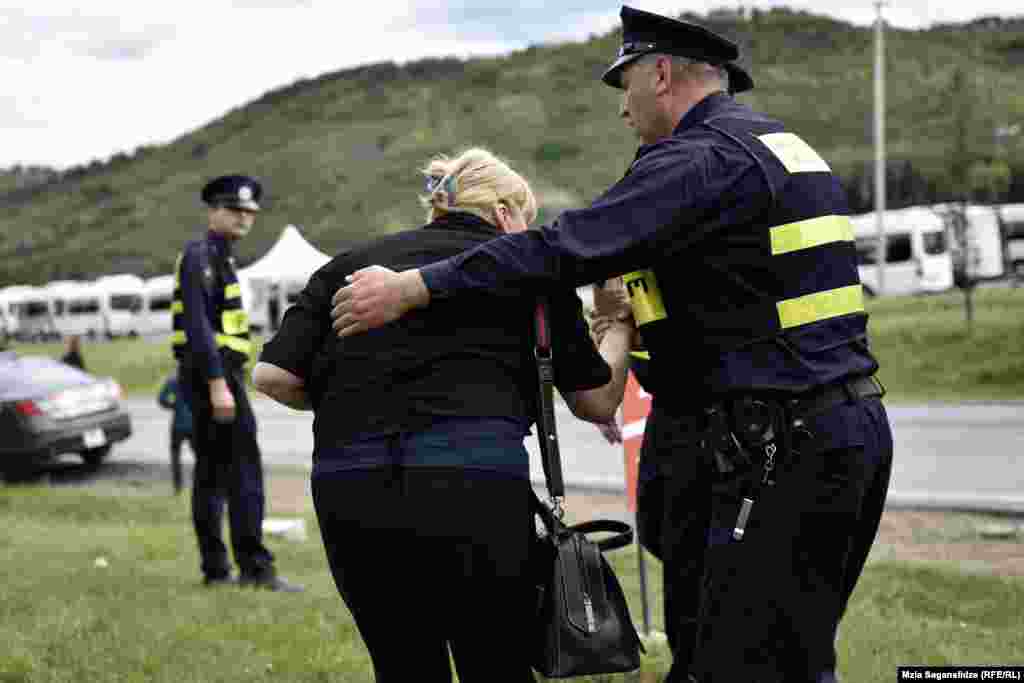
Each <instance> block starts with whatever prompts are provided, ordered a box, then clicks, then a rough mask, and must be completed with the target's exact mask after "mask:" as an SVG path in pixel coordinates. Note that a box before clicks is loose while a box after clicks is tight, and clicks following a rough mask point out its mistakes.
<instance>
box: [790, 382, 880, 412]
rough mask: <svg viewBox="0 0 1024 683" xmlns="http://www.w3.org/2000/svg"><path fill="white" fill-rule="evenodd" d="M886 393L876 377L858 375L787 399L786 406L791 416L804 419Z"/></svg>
mask: <svg viewBox="0 0 1024 683" xmlns="http://www.w3.org/2000/svg"><path fill="white" fill-rule="evenodd" d="M884 395H885V388H884V387H883V386H882V384H881V382H879V381H878V380H876V379H875V378H874V377H858V378H857V379H852V380H848V381H846V382H840V383H838V384H831V385H829V386H827V387H824V388H822V389H818V390H816V391H811V392H809V393H807V394H806V395H803V396H800V397H799V398H791V399H789V400H788V401H786V407H787V409H788V411H789V414H790V417H792V418H793V419H798V420H803V419H806V418H808V417H811V416H813V415H817V414H818V413H823V412H825V411H826V410H828V409H829V408H832V407H834V406H837V405H839V404H841V403H849V402H852V401H857V400H860V399H863V398H872V397H875V396H884Z"/></svg>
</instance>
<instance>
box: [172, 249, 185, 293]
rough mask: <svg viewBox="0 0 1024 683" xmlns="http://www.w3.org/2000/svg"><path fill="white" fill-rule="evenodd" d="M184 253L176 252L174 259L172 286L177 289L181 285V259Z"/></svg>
mask: <svg viewBox="0 0 1024 683" xmlns="http://www.w3.org/2000/svg"><path fill="white" fill-rule="evenodd" d="M183 256H185V254H183V253H182V254H178V258H176V259H174V288H175V289H178V288H179V287H181V259H182V257H183Z"/></svg>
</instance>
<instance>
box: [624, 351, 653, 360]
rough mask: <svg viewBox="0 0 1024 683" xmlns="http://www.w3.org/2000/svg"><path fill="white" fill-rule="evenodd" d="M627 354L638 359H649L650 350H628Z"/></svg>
mask: <svg viewBox="0 0 1024 683" xmlns="http://www.w3.org/2000/svg"><path fill="white" fill-rule="evenodd" d="M629 355H631V356H633V358H639V359H640V360H650V359H651V352H650V351H630V352H629Z"/></svg>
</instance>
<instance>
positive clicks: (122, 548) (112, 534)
mask: <svg viewBox="0 0 1024 683" xmlns="http://www.w3.org/2000/svg"><path fill="white" fill-rule="evenodd" d="M301 476H304V475H301V474H298V473H291V474H282V473H281V472H280V471H279V472H278V473H277V474H276V475H274V476H271V477H270V479H269V481H268V489H269V493H270V494H272V493H273V491H274V489H275V486H278V485H283V483H282V480H281V479H280V477H293V478H295V477H301ZM154 487H155V488H154ZM305 509H307V510H308V506H306V508H305ZM304 516H305V517H306V524H307V528H308V529H309V531H310V534H309V538H308V539H307V540H305V541H284V540H278V539H269V544H270V545H271V548H272V549H273V550H274V551H275V552H276V553H277V554H278V556H279V558H280V564H281V566H282V569H283V571H286V572H287V575H288V576H289V578H292V579H296V580H299V581H301V582H303V583H305V584H306V586H307V592H306V593H304V594H302V595H297V596H296V595H277V594H271V593H266V592H255V591H252V590H243V589H239V588H226V589H218V590H209V589H205V588H203V587H202V586H200V585H199V583H198V569H197V565H198V558H197V552H196V549H195V542H194V538H193V535H192V532H191V525H190V517H189V511H188V498H187V497H174V496H170V495H167V487H166V486H165V482H160V483H159V484H157V483H152V484H145V483H135V484H134V485H132V486H127V485H125V484H123V483H122V484H113V483H110V484H95V485H93V486H92V487H89V488H78V487H50V488H47V487H38V486H10V487H5V488H2V489H0V519H2V522H3V523H2V524H0V643H3V647H0V681H2V682H3V683H58V682H60V683H65V682H72V681H76V682H77V681H83V682H86V681H87V682H89V683H106V682H114V681H117V682H119V683H136V682H137V683H143V682H145V683H172V682H173V683H220V682H225V683H226V682H228V681H243V680H244V681H267V682H270V681H273V682H282V683H284V682H288V683H290V682H296V683H299V682H302V683H322V682H326V681H338V682H345V683H348V682H354V683H360V682H363V681H372V675H371V673H370V664H369V658H368V656H367V655H366V653H365V650H364V648H363V645H362V642H361V640H360V639H359V636H358V633H357V632H356V630H355V628H354V625H353V623H352V621H351V619H350V617H349V614H348V612H347V610H346V609H345V608H344V606H343V604H342V602H341V600H340V598H339V597H338V595H337V593H336V591H335V588H334V585H333V583H332V581H331V578H330V575H329V574H328V572H327V571H326V562H325V560H324V557H323V550H322V547H321V544H320V540H319V535H318V533H317V530H316V522H315V517H314V516H313V515H312V514H310V513H308V512H307V513H306V514H305V515H304ZM611 557H612V559H613V561H614V564H615V565H616V568H617V572H618V575H619V577H620V579H621V581H622V583H623V585H624V586H625V588H626V590H627V592H628V594H629V598H630V601H631V604H632V608H633V615H634V619H635V620H636V621H637V623H638V624H639V622H640V602H639V581H638V575H637V570H636V565H637V562H636V552H635V548H628V549H624V550H622V551H619V552H616V553H611ZM650 562H651V571H652V574H651V576H652V586H653V587H654V588H653V590H652V592H653V593H654V597H655V604H654V605H653V607H652V613H653V614H654V615H655V624H654V626H655V628H657V629H661V628H662V625H661V617H660V614H661V605H660V591H659V590H658V587H660V572H659V570H658V567H657V562H656V561H655V560H653V559H651V561H650ZM1022 608H1024V578H1020V577H1016V578H1001V577H999V576H994V575H989V574H965V573H961V572H959V571H957V570H956V569H955V568H951V567H942V566H939V567H936V566H929V565H924V564H905V563H894V562H889V561H873V562H871V563H870V564H869V566H868V568H867V570H866V572H865V574H864V576H863V578H862V580H861V583H860V585H859V586H858V589H857V591H856V593H855V595H854V599H853V602H852V604H851V608H850V612H849V614H848V616H847V618H846V620H845V621H844V623H843V626H842V634H841V638H840V651H839V656H840V666H839V668H840V672H841V674H842V675H843V679H844V680H848V681H856V682H857V683H875V682H877V683H883V682H884V683H888V681H891V680H893V679H894V675H895V668H896V666H897V665H899V664H931V665H941V664H968V663H973V664H982V663H986V664H987V663H999V664H1018V665H1020V664H1024V632H1022V630H1021V629H1020V628H1019V618H1020V614H1021V610H1022ZM668 664H669V658H668V654H667V651H666V650H665V648H664V646H663V645H657V646H654V647H652V648H650V652H649V655H648V656H647V657H646V659H645V660H644V664H643V668H642V669H641V671H640V672H639V673H635V674H625V675H618V676H606V677H593V678H589V679H578V680H581V681H584V683H586V682H587V681H590V682H591V683H596V682H598V681H602V682H605V683H611V682H615V681H622V682H623V683H625V682H631V683H632V682H638V683H648V682H649V683H654V681H656V680H660V676H663V675H664V673H665V670H666V668H667V666H668Z"/></svg>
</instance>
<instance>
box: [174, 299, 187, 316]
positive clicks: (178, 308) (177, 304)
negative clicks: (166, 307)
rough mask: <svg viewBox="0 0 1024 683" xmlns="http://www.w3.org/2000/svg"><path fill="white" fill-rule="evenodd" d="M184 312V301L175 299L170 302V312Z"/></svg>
mask: <svg viewBox="0 0 1024 683" xmlns="http://www.w3.org/2000/svg"><path fill="white" fill-rule="evenodd" d="M184 312H185V303H184V302H182V301H178V300H175V301H172V302H171V314H174V313H184Z"/></svg>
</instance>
